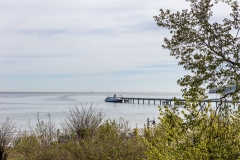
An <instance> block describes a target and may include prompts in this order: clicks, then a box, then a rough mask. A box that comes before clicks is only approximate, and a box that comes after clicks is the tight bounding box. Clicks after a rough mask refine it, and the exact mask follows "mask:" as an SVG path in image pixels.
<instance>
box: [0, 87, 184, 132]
mask: <svg viewBox="0 0 240 160" xmlns="http://www.w3.org/2000/svg"><path fill="white" fill-rule="evenodd" d="M113 94H115V93H95V92H94V93H13V92H12V93H0V122H3V121H4V120H5V118H6V117H11V118H14V122H15V124H16V126H17V127H18V128H20V127H21V128H22V129H26V128H27V123H26V122H27V121H29V120H31V124H32V125H34V124H36V115H37V112H40V118H41V119H42V120H43V121H47V114H48V113H50V114H51V116H52V117H53V120H54V123H55V125H56V126H57V127H59V128H60V124H59V123H60V122H61V121H63V120H64V118H65V113H68V112H69V108H72V107H74V106H75V105H77V106H79V107H81V106H80V104H82V105H84V106H85V105H86V106H87V107H89V106H90V104H91V103H92V104H93V106H97V108H101V109H102V110H103V112H104V113H105V115H106V117H105V119H119V117H122V118H124V119H125V120H128V121H129V124H130V127H131V128H133V127H135V126H136V124H137V126H138V127H139V128H142V127H143V126H144V124H146V121H147V118H150V119H152V117H155V120H156V122H158V120H157V117H158V115H159V112H158V104H157V102H156V105H154V104H153V102H151V103H150V104H146V101H145V104H142V102H140V103H141V104H136V103H135V104H132V103H109V102H108V103H107V102H105V101H104V100H105V98H106V97H107V96H113ZM116 94H117V95H122V96H124V97H139V98H140V97H141V98H147V97H149V98H172V97H174V96H176V97H178V98H180V97H181V93H116ZM64 112H65V113H64Z"/></svg>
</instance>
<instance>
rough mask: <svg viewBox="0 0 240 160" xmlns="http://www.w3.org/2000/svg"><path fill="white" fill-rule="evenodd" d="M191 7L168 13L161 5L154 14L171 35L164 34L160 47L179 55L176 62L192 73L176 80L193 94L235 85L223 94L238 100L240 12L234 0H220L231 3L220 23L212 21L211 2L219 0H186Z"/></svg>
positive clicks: (171, 53) (186, 94) (212, 4)
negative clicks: (157, 12)
mask: <svg viewBox="0 0 240 160" xmlns="http://www.w3.org/2000/svg"><path fill="white" fill-rule="evenodd" d="M186 1H188V2H189V3H190V7H191V9H190V10H187V9H186V10H182V12H179V11H178V12H176V13H171V12H170V10H166V11H164V10H162V9H160V14H159V16H154V18H155V21H156V22H157V25H159V26H161V27H164V28H167V29H168V30H169V31H170V33H171V34H172V37H171V39H168V38H165V39H164V41H165V45H163V48H165V49H168V50H170V55H172V56H175V57H176V58H177V59H180V62H179V65H183V67H184V69H186V70H189V71H191V72H192V73H193V74H191V75H186V76H184V78H181V79H180V80H179V81H178V83H179V84H180V85H181V86H183V87H185V88H184V89H183V95H184V96H185V97H188V98H192V100H193V101H196V99H194V98H195V97H194V95H195V94H197V93H198V94H199V95H204V96H205V97H204V98H206V95H205V90H206V89H211V88H218V90H217V92H218V93H222V94H224V90H225V89H226V87H227V86H228V85H236V90H235V91H234V92H231V93H229V94H224V96H223V97H222V98H229V97H231V98H232V99H233V100H234V101H235V102H237V101H238V100H239V96H238V93H239V90H240V87H239V79H240V74H239V73H240V72H239V67H240V62H239V59H240V57H239V48H240V39H239V30H240V14H239V10H240V8H239V5H238V2H237V1H236V0H221V1H223V2H225V3H226V4H228V6H230V7H231V9H232V12H231V13H230V16H229V18H224V19H223V22H222V23H218V22H213V20H214V19H213V11H212V8H213V6H214V5H216V4H217V3H219V0H186Z"/></svg>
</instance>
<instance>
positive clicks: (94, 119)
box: [0, 106, 146, 160]
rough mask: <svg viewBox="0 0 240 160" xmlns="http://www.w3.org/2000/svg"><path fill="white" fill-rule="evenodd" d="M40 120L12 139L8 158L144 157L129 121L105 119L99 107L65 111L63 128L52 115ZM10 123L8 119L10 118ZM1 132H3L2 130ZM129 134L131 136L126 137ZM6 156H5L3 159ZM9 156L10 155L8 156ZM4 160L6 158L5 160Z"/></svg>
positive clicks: (33, 159)
mask: <svg viewBox="0 0 240 160" xmlns="http://www.w3.org/2000/svg"><path fill="white" fill-rule="evenodd" d="M48 117H49V119H48V121H47V122H44V121H41V120H40V114H39V113H38V114H37V124H36V125H35V127H31V126H30V125H29V126H30V132H23V133H22V134H18V136H17V137H16V138H15V140H13V139H12V141H11V146H10V145H8V146H5V150H6V149H7V148H9V149H11V152H6V153H9V159H12V160H61V159H62V160H74V159H76V160H78V159H93V160H94V159H103V160H105V159H116V160H121V159H124V160H125V159H144V158H146V156H145V148H146V147H145V146H144V144H143V143H142V142H141V141H139V139H138V137H137V135H136V134H135V135H134V134H133V133H131V132H130V128H129V127H128V122H126V121H124V120H123V119H122V118H120V119H119V121H116V120H106V121H105V122H103V117H104V114H103V113H102V111H101V110H99V109H97V108H96V107H95V108H94V107H92V106H90V107H86V106H85V107H83V106H82V108H81V109H79V108H77V107H74V108H71V109H70V113H69V114H66V119H65V120H64V121H63V123H62V127H63V129H61V130H59V129H58V130H57V129H56V127H55V125H54V123H53V121H52V119H51V116H50V115H48ZM7 122H8V123H7V124H8V126H11V125H9V124H11V123H9V121H7ZM0 133H1V132H0ZM127 133H130V135H131V137H129V136H127V135H128V134H127ZM2 159H3V158H2ZM2 159H1V160H2ZM5 159H7V158H5ZM5 159H4V160H5Z"/></svg>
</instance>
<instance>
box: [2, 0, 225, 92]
mask: <svg viewBox="0 0 240 160" xmlns="http://www.w3.org/2000/svg"><path fill="white" fill-rule="evenodd" d="M160 8H162V9H170V10H171V11H177V10H179V11H180V10H182V9H186V8H189V3H187V2H185V0H91V1H87V0H71V1H69V0H51V1H49V0H18V1H16V0H7V1H6V0H0V92H180V86H178V85H177V80H178V79H180V78H181V77H183V76H184V75H186V74H188V72H187V71H185V70H184V69H183V68H182V66H178V65H177V64H178V61H177V60H176V59H175V58H174V57H171V56H170V55H169V53H170V52H169V50H164V49H163V48H162V47H161V46H162V45H163V44H164V42H163V39H164V37H170V33H169V31H168V30H166V29H163V28H160V27H158V26H157V25H156V22H155V21H154V19H153V16H156V15H158V14H159V9H160ZM214 13H216V16H217V17H216V18H221V17H223V16H224V15H226V9H225V8H224V6H221V5H220V6H219V7H218V8H217V9H216V10H215V12H214ZM227 14H228V13H227Z"/></svg>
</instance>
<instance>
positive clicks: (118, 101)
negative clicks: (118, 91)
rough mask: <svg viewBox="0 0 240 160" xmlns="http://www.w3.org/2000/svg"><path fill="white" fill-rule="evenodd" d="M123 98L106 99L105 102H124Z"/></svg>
mask: <svg viewBox="0 0 240 160" xmlns="http://www.w3.org/2000/svg"><path fill="white" fill-rule="evenodd" d="M122 101H123V100H122V99H121V100H105V102H114V103H122Z"/></svg>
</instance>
